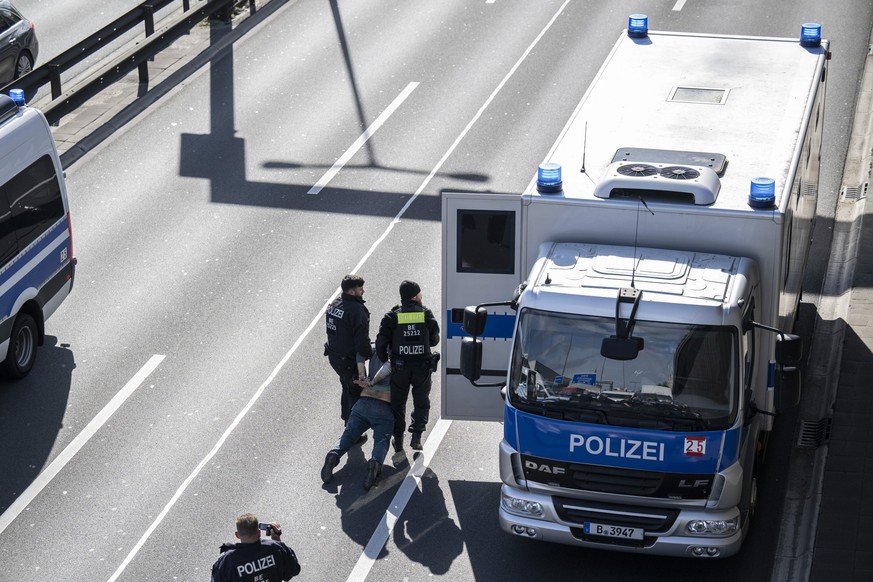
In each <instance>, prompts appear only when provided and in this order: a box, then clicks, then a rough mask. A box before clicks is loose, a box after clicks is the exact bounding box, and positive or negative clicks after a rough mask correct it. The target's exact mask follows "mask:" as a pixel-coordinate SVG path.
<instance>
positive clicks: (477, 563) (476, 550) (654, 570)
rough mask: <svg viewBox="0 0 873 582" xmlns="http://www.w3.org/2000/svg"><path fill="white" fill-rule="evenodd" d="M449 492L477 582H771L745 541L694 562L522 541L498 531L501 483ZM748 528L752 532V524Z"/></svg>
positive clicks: (456, 486)
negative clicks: (732, 552) (728, 553)
mask: <svg viewBox="0 0 873 582" xmlns="http://www.w3.org/2000/svg"><path fill="white" fill-rule="evenodd" d="M450 488H451V492H452V498H453V499H454V501H455V507H456V509H457V512H458V516H459V520H460V522H461V531H463V532H464V533H463V541H464V544H465V547H466V550H467V554H468V556H469V561H470V566H471V569H472V577H473V579H475V580H518V579H520V578H519V575H520V573H522V572H524V573H526V575H527V576H529V577H530V579H536V580H568V581H569V580H581V579H585V580H587V581H589V582H600V581H604V582H605V581H614V580H663V581H664V582H667V581H670V582H675V580H710V581H714V580H724V581H726V582H727V581H729V580H734V581H735V580H745V581H748V582H759V581H760V582H764V581H765V580H769V579H770V569H769V568H768V567H767V566H768V565H767V564H766V563H760V562H756V561H755V558H754V557H753V556H752V557H751V558H752V559H749V558H750V556H749V555H747V554H751V552H748V551H747V550H748V546H749V544H748V542H747V544H746V545H745V546H744V547H743V550H741V551H740V553H739V554H738V555H736V556H733V557H731V558H727V559H724V560H695V559H690V558H689V559H684V558H671V557H662V556H644V555H636V554H629V553H622V552H610V551H601V550H589V549H584V548H577V547H572V546H566V545H562V544H550V543H544V542H537V541H532V540H527V539H521V538H518V537H516V536H512V535H510V534H507V533H505V532H503V530H501V529H500V525H499V523H498V519H497V511H498V504H499V501H500V483H486V482H470V481H452V482H450ZM755 525H758V526H763V525H764V524H762V523H757V524H755ZM752 529H753V531H754V529H755V527H754V525H753V527H752ZM762 533H763V532H762ZM756 554H757V553H756ZM744 556H745V557H744ZM738 572H742V575H740V574H738Z"/></svg>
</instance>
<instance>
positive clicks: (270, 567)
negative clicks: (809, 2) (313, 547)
mask: <svg viewBox="0 0 873 582" xmlns="http://www.w3.org/2000/svg"><path fill="white" fill-rule="evenodd" d="M299 573H300V563H299V562H298V561H297V556H296V555H295V554H294V550H292V549H291V548H289V547H288V546H286V545H285V542H277V541H275V540H272V539H262V540H258V541H257V542H254V543H251V544H243V543H239V544H224V545H223V546H221V556H219V558H218V560H216V561H215V564H213V565H212V582H253V581H254V580H259V581H260V580H263V582H285V581H286V580H290V579H291V578H293V577H294V576H296V575H297V574H299Z"/></svg>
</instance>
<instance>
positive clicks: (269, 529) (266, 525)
mask: <svg viewBox="0 0 873 582" xmlns="http://www.w3.org/2000/svg"><path fill="white" fill-rule="evenodd" d="M258 527H259V528H260V529H262V530H264V535H267V536H271V535H273V526H271V525H270V524H269V523H259V524H258Z"/></svg>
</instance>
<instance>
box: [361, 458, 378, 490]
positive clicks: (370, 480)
mask: <svg viewBox="0 0 873 582" xmlns="http://www.w3.org/2000/svg"><path fill="white" fill-rule="evenodd" d="M381 474H382V463H380V462H379V461H377V460H376V459H370V460H369V461H368V462H367V476H366V477H364V489H366V490H367V491H369V490H370V487H372V486H373V485H375V484H376V481H378V480H379V475H381Z"/></svg>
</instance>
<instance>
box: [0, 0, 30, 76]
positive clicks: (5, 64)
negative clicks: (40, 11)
mask: <svg viewBox="0 0 873 582" xmlns="http://www.w3.org/2000/svg"><path fill="white" fill-rule="evenodd" d="M37 53H39V42H37V40H36V30H35V29H34V25H33V23H32V22H31V21H29V20H28V19H26V18H25V17H24V16H22V15H21V12H19V11H18V9H17V8H15V6H13V5H12V3H11V2H9V1H8V0H0V87H2V86H3V85H6V84H7V83H11V82H12V81H14V80H15V79H17V78H18V77H21V76H22V75H26V74H27V73H29V72H30V71H31V70H33V63H34V62H36V55H37Z"/></svg>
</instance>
